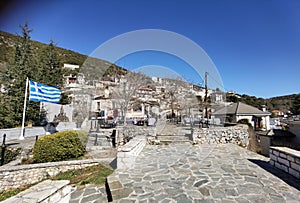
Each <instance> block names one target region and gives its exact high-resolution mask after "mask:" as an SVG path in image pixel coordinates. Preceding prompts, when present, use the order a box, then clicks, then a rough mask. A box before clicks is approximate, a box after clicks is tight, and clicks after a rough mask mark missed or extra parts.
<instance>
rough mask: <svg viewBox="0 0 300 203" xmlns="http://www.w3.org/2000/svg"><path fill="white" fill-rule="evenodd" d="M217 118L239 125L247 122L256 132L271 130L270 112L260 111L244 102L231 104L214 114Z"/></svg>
mask: <svg viewBox="0 0 300 203" xmlns="http://www.w3.org/2000/svg"><path fill="white" fill-rule="evenodd" d="M213 115H214V116H215V117H217V118H218V117H219V118H225V122H229V123H237V122H239V121H240V120H247V121H248V123H251V125H252V126H253V127H254V129H256V130H270V115H271V113H270V112H267V111H262V110H259V109H258V108H255V107H253V106H250V105H247V104H244V103H242V102H238V103H231V104H229V105H228V106H226V107H223V108H221V109H219V110H217V111H215V112H214V113H213Z"/></svg>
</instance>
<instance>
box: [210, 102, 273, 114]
mask: <svg viewBox="0 0 300 203" xmlns="http://www.w3.org/2000/svg"><path fill="white" fill-rule="evenodd" d="M214 114H215V115H222V114H232V115H239V116H241V115H256V116H258V115H259V116H267V115H271V113H270V112H265V111H261V110H259V109H258V108H255V107H253V106H250V105H248V104H244V103H242V102H238V103H232V104H230V105H228V106H226V107H224V108H222V109H220V110H218V111H216V112H214Z"/></svg>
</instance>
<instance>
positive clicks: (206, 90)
mask: <svg viewBox="0 0 300 203" xmlns="http://www.w3.org/2000/svg"><path fill="white" fill-rule="evenodd" d="M207 76H208V72H205V97H204V105H205V117H206V120H205V123H206V127H208V111H207V95H208V86H207Z"/></svg>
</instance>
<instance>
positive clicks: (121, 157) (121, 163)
mask: <svg viewBox="0 0 300 203" xmlns="http://www.w3.org/2000/svg"><path fill="white" fill-rule="evenodd" d="M145 145H146V137H145V136H136V137H134V138H133V139H131V140H130V141H129V142H128V143H126V144H125V145H124V146H122V147H120V148H119V149H118V154H117V168H118V169H126V168H130V167H131V166H132V165H133V164H134V162H135V159H136V158H137V157H138V155H139V154H140V152H141V151H142V150H143V148H144V146H145Z"/></svg>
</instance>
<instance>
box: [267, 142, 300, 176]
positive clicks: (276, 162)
mask: <svg viewBox="0 0 300 203" xmlns="http://www.w3.org/2000/svg"><path fill="white" fill-rule="evenodd" d="M269 163H270V164H271V165H272V166H275V167H276V168H278V169H280V170H283V171H285V172H286V173H289V174H290V175H292V176H294V177H296V178H298V179H300V151H297V150H294V149H290V148H287V147H270V162H269Z"/></svg>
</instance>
